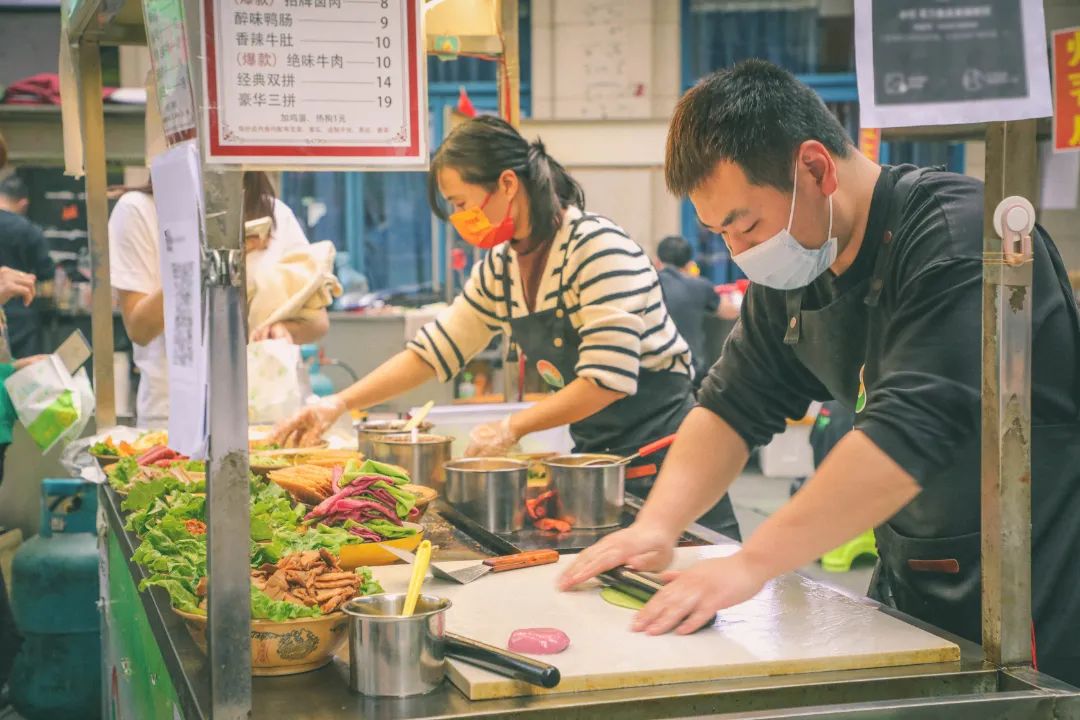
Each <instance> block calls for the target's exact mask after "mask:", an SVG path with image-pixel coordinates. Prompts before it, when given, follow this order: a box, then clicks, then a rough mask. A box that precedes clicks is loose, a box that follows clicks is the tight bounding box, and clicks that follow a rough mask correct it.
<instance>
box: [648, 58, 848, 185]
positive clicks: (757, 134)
mask: <svg viewBox="0 0 1080 720" xmlns="http://www.w3.org/2000/svg"><path fill="white" fill-rule="evenodd" d="M807 140H817V141H818V142H820V143H821V144H822V145H824V146H825V147H826V148H827V149H828V150H829V152H831V153H832V154H833V155H836V156H838V157H847V156H848V153H849V152H850V150H851V148H852V144H851V139H850V138H849V137H848V134H847V132H846V131H845V130H844V128H843V126H841V125H840V122H839V121H838V120H837V119H836V117H835V116H834V115H833V114H832V113H831V112H829V109H828V108H827V107H825V104H824V103H823V102H822V101H821V98H820V97H818V95H817V93H815V92H814V91H813V90H811V89H810V88H809V87H807V86H806V85H804V84H802V83H801V82H799V81H798V80H796V79H795V76H794V75H792V74H791V73H789V72H788V71H787V70H784V69H782V68H779V67H777V66H776V65H773V64H772V63H769V62H765V61H764V60H746V61H744V62H741V63H739V64H737V65H735V66H734V67H732V68H730V69H727V70H719V71H717V72H714V73H712V74H710V75H707V76H706V77H704V78H702V79H701V80H700V81H698V83H697V84H696V85H695V86H694V87H692V88H691V89H690V90H688V91H687V93H686V94H685V95H683V97H682V98H681V99H680V100H679V102H678V104H677V105H676V106H675V114H674V115H673V116H672V118H671V127H670V129H669V130H668V138H667V154H666V158H665V163H664V177H665V180H666V181H667V186H668V190H670V191H671V192H672V193H674V194H676V195H679V196H683V195H688V194H689V193H690V192H692V191H693V190H695V189H696V188H698V187H699V186H700V185H701V183H702V182H704V181H705V180H706V179H707V178H708V177H709V176H710V175H711V174H712V172H713V170H714V169H715V168H716V165H717V163H719V162H721V161H730V162H734V163H737V164H738V165H739V166H740V167H741V168H742V170H743V172H745V173H746V177H747V179H749V180H750V182H752V183H755V184H757V185H771V186H773V187H776V188H779V189H781V190H785V191H789V190H791V187H792V174H793V165H792V162H793V160H794V159H795V153H796V151H797V150H798V148H799V146H800V145H801V144H802V143H804V142H805V141H807Z"/></svg>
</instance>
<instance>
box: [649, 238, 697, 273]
mask: <svg viewBox="0 0 1080 720" xmlns="http://www.w3.org/2000/svg"><path fill="white" fill-rule="evenodd" d="M656 255H657V257H659V258H660V262H662V263H664V264H665V265H674V266H675V267H679V268H681V267H686V266H687V264H688V263H689V262H690V259H691V258H692V257H693V256H694V251H693V250H692V249H691V248H690V243H688V242H687V241H686V238H684V237H683V236H681V235H668V236H667V237H666V238H664V239H663V240H661V241H660V246H659V247H658V248H656Z"/></svg>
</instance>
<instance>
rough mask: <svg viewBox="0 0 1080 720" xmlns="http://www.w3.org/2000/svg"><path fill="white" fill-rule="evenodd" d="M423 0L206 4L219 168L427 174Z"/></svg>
mask: <svg viewBox="0 0 1080 720" xmlns="http://www.w3.org/2000/svg"><path fill="white" fill-rule="evenodd" d="M421 2H422V0H205V12H206V29H207V38H206V44H207V45H206V51H207V54H206V59H207V61H206V73H207V84H206V87H207V94H208V102H207V113H206V116H207V117H206V120H207V124H208V130H209V138H210V142H209V143H208V144H207V151H208V155H209V157H208V160H210V161H217V162H225V163H230V162H231V163H244V164H259V163H265V164H275V165H282V164H287V165H353V166H356V165H391V166H394V165H397V166H409V165H411V166H414V167H415V166H419V165H423V164H424V163H425V162H426V159H427V149H426V147H425V143H424V126H425V125H426V118H427V112H426V98H427V92H426V89H425V88H424V86H423V85H422V81H421V78H422V75H421V72H422V68H423V65H422V63H423V60H424V57H423V43H422V42H421V38H420V37H419V33H420V23H419V21H418V18H419V14H420V12H421V8H420V5H421Z"/></svg>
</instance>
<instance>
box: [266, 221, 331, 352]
mask: <svg viewBox="0 0 1080 720" xmlns="http://www.w3.org/2000/svg"><path fill="white" fill-rule="evenodd" d="M335 255H336V251H335V249H334V243H332V242H330V241H329V240H323V241H322V242H317V243H315V244H314V245H304V246H301V247H294V248H291V249H290V250H289V251H288V252H286V253H284V254H282V255H281V256H280V257H279V258H278V260H277V262H276V263H274V264H272V265H271V264H267V263H263V264H262V268H261V270H259V271H258V274H255V273H252V274H250V275H248V298H250V301H249V302H248V328H249V329H250V330H251V331H252V332H254V331H256V330H260V329H262V328H264V327H266V326H267V325H272V324H274V323H277V322H284V321H286V320H301V321H304V320H312V319H314V317H315V316H316V314H320V313H322V312H323V311H324V310H325V309H326V306H327V305H329V304H330V303H332V302H333V301H334V298H335V297H340V295H341V283H339V282H338V280H337V278H336V277H334V257H335Z"/></svg>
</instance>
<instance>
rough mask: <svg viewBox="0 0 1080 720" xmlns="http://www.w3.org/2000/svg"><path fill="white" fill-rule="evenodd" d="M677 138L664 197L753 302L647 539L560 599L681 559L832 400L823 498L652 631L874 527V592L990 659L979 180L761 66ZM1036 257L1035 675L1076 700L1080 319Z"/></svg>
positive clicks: (660, 608)
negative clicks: (704, 229) (710, 244)
mask: <svg viewBox="0 0 1080 720" xmlns="http://www.w3.org/2000/svg"><path fill="white" fill-rule="evenodd" d="M668 137H669V141H668V142H669V144H668V158H667V159H668V162H667V167H666V173H667V179H668V186H669V188H671V189H672V190H673V191H674V192H677V193H681V194H689V196H690V198H691V201H692V202H693V203H694V205H695V207H696V209H697V211H698V215H699V216H700V218H701V220H702V222H703V223H705V224H707V225H708V226H709V227H711V228H712V229H714V230H716V231H718V232H722V233H723V234H724V237H725V241H726V242H727V243H728V245H729V247H730V248H731V250H732V255H733V258H734V261H735V262H736V263H737V264H738V265H739V266H740V267H741V268H742V269H743V271H744V272H746V274H747V276H748V277H750V279H751V281H752V284H751V286H750V291H749V294H748V297H747V300H746V302H745V303H744V305H743V312H742V316H741V319H740V322H739V324H738V325H737V326H736V328H735V330H734V331H733V333H732V335H731V337H730V338H729V340H728V342H727V344H726V346H725V348H724V353H723V355H722V356H721V358H720V361H719V362H718V363H717V364H716V365H715V366H714V367H713V368H712V370H711V371H710V376H709V377H708V378H707V379H706V380H705V383H704V385H703V388H702V392H701V394H700V401H701V403H702V406H703V407H702V408H701V409H698V410H695V411H694V412H692V413H691V414H690V416H689V417H688V419H687V422H686V423H684V425H683V427H682V428H681V429H680V437H679V441H678V442H676V444H675V445H674V447H673V448H672V451H671V454H670V456H669V459H668V462H667V465H666V466H665V468H664V470H663V472H662V473H661V477H660V479H659V481H658V482H657V487H656V488H655V489H654V492H653V498H652V502H650V505H647V506H646V507H645V509H644V510H643V512H642V513H641V516H640V520H639V524H640V525H641V527H640V528H638V527H637V526H635V527H634V528H630V529H629V530H627V531H624V533H623V534H622V535H620V536H615V537H612V538H609V539H608V540H607V541H605V542H604V543H601V544H600V545H598V546H597V547H595V548H592V549H590V550H589V551H587V552H586V553H583V554H582V556H581V558H579V560H578V562H577V563H576V564H575V566H574V567H572V568H571V569H570V570H569V571H568V572H567V574H566V576H565V577H564V578H563V581H562V585H563V586H564V587H569V586H570V585H573V584H576V583H578V582H580V581H581V580H583V579H584V578H585V577H588V576H589V575H591V574H595V573H597V572H600V571H602V570H604V569H606V566H607V567H610V566H611V565H615V564H619V563H623V562H628V561H630V562H632V563H633V562H634V560H633V559H634V558H642V557H648V560H647V561H645V562H641V561H638V562H637V563H636V564H638V565H641V566H643V569H649V567H645V566H651V567H655V566H658V565H661V564H663V563H664V562H666V561H667V560H668V558H670V554H669V553H670V550H668V551H666V552H665V550H664V548H663V545H662V543H663V542H665V541H666V542H667V543H668V544H669V545H670V543H671V538H672V537H673V534H674V533H675V532H676V528H677V527H678V525H679V524H680V523H682V522H685V521H686V519H687V518H689V517H692V515H693V513H694V512H695V508H700V507H701V506H703V505H705V504H706V503H707V502H708V501H709V500H710V498H711V497H712V496H713V495H714V494H715V493H719V492H723V491H724V490H725V489H726V487H727V485H728V484H729V483H730V482H731V481H732V480H733V479H734V476H735V475H736V474H737V472H738V471H739V469H741V465H742V461H743V460H744V459H745V457H746V453H747V451H748V448H750V447H754V446H757V445H761V444H764V443H765V442H767V441H768V440H769V439H770V438H771V437H772V435H773V434H775V433H776V432H779V431H781V430H782V429H783V426H784V418H785V417H794V416H800V415H802V414H803V413H804V412H805V410H806V407H807V405H808V404H809V402H810V401H811V400H821V401H826V400H835V401H837V402H839V403H841V404H843V405H844V406H846V407H847V408H849V409H851V410H853V411H854V412H855V429H854V430H853V431H851V432H849V433H848V434H847V435H846V436H845V437H843V438H842V439H841V440H840V441H839V442H838V443H837V446H836V447H835V448H834V450H833V452H831V453H830V454H829V456H828V457H827V458H826V459H825V462H824V463H823V464H822V466H821V467H820V468H819V469H818V471H817V472H816V473H815V475H814V476H813V477H812V478H811V479H810V480H809V481H808V482H807V484H806V485H805V487H803V488H802V490H801V491H800V492H799V493H798V494H797V495H795V497H794V498H792V500H791V502H790V503H788V505H786V506H785V507H783V508H781V509H780V510H779V511H778V512H777V513H775V514H774V515H773V516H771V517H770V518H769V519H768V520H767V521H766V522H765V523H764V524H763V525H762V526H761V527H760V528H759V529H758V531H757V532H756V533H755V534H754V536H753V537H751V538H750V539H749V540H748V541H747V542H746V544H745V545H744V547H743V549H742V551H741V552H739V553H737V554H735V555H732V556H730V557H726V558H721V559H717V560H709V561H705V562H703V563H700V564H699V565H698V566H697V567H695V568H692V569H691V570H689V571H686V572H684V573H682V574H679V575H669V579H670V580H672V582H670V583H669V584H668V586H667V587H666V588H665V589H664V590H663V591H661V592H660V593H658V594H657V595H656V597H655V598H654V599H653V601H652V602H651V603H650V606H648V607H646V608H645V609H644V610H643V611H642V612H641V614H640V616H639V618H638V620H637V621H636V627H637V628H638V629H640V630H646V631H648V632H651V633H660V632H666V631H668V630H671V629H673V628H677V629H678V631H679V632H689V631H692V630H693V629H695V628H696V627H697V626H700V625H701V624H702V623H704V622H706V621H708V619H709V618H711V617H712V616H713V614H714V613H715V612H716V611H718V610H720V609H722V608H724V607H728V606H730V605H733V604H736V603H739V602H742V601H745V600H747V599H749V598H750V597H752V596H753V595H754V594H756V593H757V592H758V591H759V590H760V589H761V587H763V585H764V583H765V582H766V581H767V580H768V579H770V578H772V577H775V576H776V575H779V574H781V573H784V572H789V571H791V570H794V569H796V568H798V567H799V566H801V565H803V564H804V563H807V562H810V561H812V560H813V559H814V558H816V557H818V556H820V555H821V554H822V553H823V552H825V551H828V550H830V549H831V548H833V547H835V546H837V545H839V544H841V543H842V542H845V541H847V540H849V539H850V538H852V537H854V536H855V535H857V534H859V533H860V532H862V531H864V530H866V529H867V528H868V527H874V526H876V535H877V543H878V550H879V552H880V556H881V560H880V563H879V568H878V575H879V582H876V583H874V588H873V590H874V595H875V597H877V598H878V599H879V600H882V601H884V602H891V603H892V604H894V605H895V606H896V607H897V608H899V609H900V610H902V611H904V612H906V613H909V614H911V615H913V616H915V617H918V618H919V619H921V620H924V621H926V622H929V623H931V624H933V625H936V626H938V627H941V628H943V629H945V630H948V631H951V632H954V633H956V634H958V635H961V636H963V637H965V638H968V639H970V640H974V641H976V642H978V641H979V640H980V636H981V607H980V605H981V572H980V549H981V543H980V534H979V529H980V472H979V465H980V462H979V461H980V457H979V455H980V452H979V451H980V421H981V418H980V414H981V407H980V389H981V349H980V345H981V342H980V340H981V306H982V230H983V188H982V184H981V183H979V182H978V181H976V180H973V179H971V178H968V177H965V176H961V175H955V174H952V173H946V172H943V171H939V170H932V169H931V170H925V169H924V170H918V169H916V168H914V167H911V166H905V167H895V168H888V167H886V168H882V167H880V166H878V165H877V164H875V163H873V162H872V161H870V160H868V159H866V158H864V157H862V156H861V155H859V154H858V153H857V152H856V151H855V149H854V148H853V146H852V145H851V142H850V140H849V138H848V137H847V136H846V133H845V132H844V131H843V129H842V128H841V127H840V125H839V124H838V123H837V122H836V120H835V119H834V118H833V117H832V116H831V114H830V113H829V112H828V110H827V109H826V108H825V107H824V105H823V104H822V103H821V101H820V100H819V99H818V98H817V97H816V95H814V93H813V92H812V91H811V90H810V89H809V88H806V87H805V86H803V85H801V84H800V83H798V81H796V80H795V78H794V77H792V76H791V75H790V74H789V73H787V72H786V71H783V70H781V69H779V68H776V67H775V66H772V65H770V64H768V63H765V62H762V61H751V62H748V63H744V64H742V65H740V66H736V67H735V68H734V69H732V70H730V71H723V72H720V73H715V74H714V75H712V76H710V77H708V78H706V79H705V80H703V81H702V82H701V83H699V84H698V86H696V87H695V88H694V89H693V90H691V91H690V92H689V93H687V95H686V96H685V97H684V98H683V99H682V101H680V103H679V106H678V107H677V108H676V112H675V115H674V118H673V120H672V128H671V132H670V133H669V136H668ZM1032 240H1033V246H1034V263H1033V265H1034V287H1033V290H1032V302H1033V311H1032V317H1033V352H1032V361H1033V367H1032V609H1033V615H1034V632H1035V635H1036V647H1037V661H1038V666H1039V669H1040V670H1043V671H1045V672H1048V673H1049V674H1051V675H1054V676H1056V677H1059V678H1061V679H1064V680H1066V681H1069V682H1072V683H1074V684H1077V683H1080V646H1078V641H1080V582H1078V581H1080V577H1078V574H1080V573H1078V570H1080V561H1078V560H1077V557H1078V556H1080V522H1078V521H1077V518H1078V517H1080V312H1078V309H1077V306H1076V302H1075V300H1074V298H1073V296H1072V291H1071V288H1070V287H1069V284H1068V280H1067V274H1066V271H1065V268H1064V265H1063V263H1062V261H1061V258H1060V256H1059V255H1058V253H1057V250H1056V248H1055V247H1054V245H1053V243H1052V241H1051V240H1050V238H1049V237H1048V236H1047V235H1046V233H1045V232H1043V231H1042V230H1041V229H1037V230H1036V232H1035V233H1034V234H1033V237H1032ZM650 506H651V507H650ZM673 506H677V507H673Z"/></svg>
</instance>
